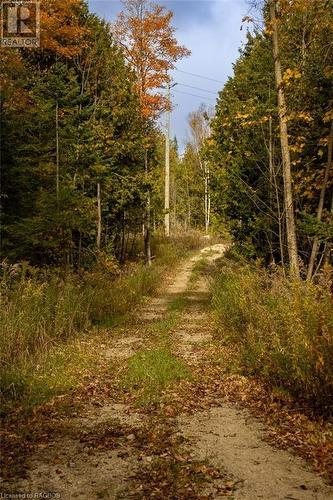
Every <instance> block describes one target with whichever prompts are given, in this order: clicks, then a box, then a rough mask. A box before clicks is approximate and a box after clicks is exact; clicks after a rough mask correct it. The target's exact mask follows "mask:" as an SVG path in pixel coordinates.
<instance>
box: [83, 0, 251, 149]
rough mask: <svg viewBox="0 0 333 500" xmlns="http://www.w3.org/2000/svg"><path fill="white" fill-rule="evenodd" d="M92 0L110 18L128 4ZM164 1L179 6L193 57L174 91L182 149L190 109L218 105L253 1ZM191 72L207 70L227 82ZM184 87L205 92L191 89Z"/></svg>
mask: <svg viewBox="0 0 333 500" xmlns="http://www.w3.org/2000/svg"><path fill="white" fill-rule="evenodd" d="M88 3H89V6H90V10H91V11H93V12H96V13H97V14H98V15H99V16H101V17H104V18H105V19H107V20H108V21H112V20H114V19H115V18H116V16H117V13H118V12H119V11H120V10H121V9H122V4H121V2H119V1H116V0H89V2H88ZM158 3H161V4H163V5H165V6H166V8H168V9H170V10H172V11H173V12H174V20H173V24H174V26H175V27H176V28H177V32H176V37H177V39H178V40H179V42H180V43H181V44H183V45H185V46H186V47H187V48H188V49H190V50H191V52H192V55H191V56H190V57H189V58H187V59H184V60H182V61H179V62H178V64H177V68H178V70H181V71H184V72H186V73H182V72H181V71H174V72H173V78H174V81H175V82H177V83H178V85H177V86H176V87H175V88H174V91H173V105H174V110H173V113H172V120H171V134H172V136H173V135H176V136H177V139H178V141H179V143H180V147H181V149H182V148H183V145H184V142H185V141H186V137H187V116H188V113H189V112H190V111H193V110H195V109H197V108H198V107H199V105H200V103H201V102H206V104H207V105H212V106H214V101H215V96H216V94H214V93H216V92H218V91H219V90H221V88H222V87H223V83H224V82H225V81H226V80H227V78H228V76H230V75H231V74H232V63H233V62H235V60H236V59H237V57H238V49H239V47H240V46H241V45H242V43H243V42H244V40H245V35H246V29H245V28H244V29H243V30H242V31H241V29H240V28H241V25H242V18H243V17H244V16H246V15H247V14H248V12H249V6H248V4H247V0H176V1H175V0H165V1H159V2H158ZM187 73H194V74H199V75H203V76H205V77H207V78H211V79H213V80H218V81H219V82H222V83H219V82H215V81H210V80H206V79H203V78H198V77H195V76H191V75H189V74H187ZM185 85H187V86H185ZM191 87H198V88H200V89H205V90H208V91H210V92H205V91H204V90H198V89H194V88H191ZM183 92H185V93H187V94H195V95H198V96H203V97H202V98H200V97H199V98H198V97H194V96H190V95H185V94H183ZM211 92H212V93H211Z"/></svg>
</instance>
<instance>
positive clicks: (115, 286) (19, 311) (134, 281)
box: [0, 234, 202, 401]
mask: <svg viewBox="0 0 333 500" xmlns="http://www.w3.org/2000/svg"><path fill="white" fill-rule="evenodd" d="M201 245H202V240H201V239H200V237H198V235H197V234H189V235H185V236H183V237H182V238H179V239H177V240H175V239H170V240H168V241H165V240H164V241H163V240H162V239H161V238H157V239H156V240H155V241H154V244H153V252H154V255H155V256H156V258H155V259H154V261H153V264H152V265H151V266H149V267H148V266H146V265H145V264H143V263H132V264H128V265H127V266H126V267H123V268H121V269H120V268H119V266H118V265H117V263H116V262H115V261H114V260H113V259H112V258H108V257H106V256H103V255H101V257H100V258H99V259H98V261H97V262H96V264H95V266H94V267H93V268H92V269H90V270H85V271H80V272H77V273H69V272H67V273H64V272H63V271H62V272H60V271H59V270H58V271H57V270H45V269H38V268H34V267H32V266H30V265H29V264H28V263H26V262H23V263H18V264H14V265H9V264H8V263H7V262H4V263H3V266H2V276H1V292H2V311H1V318H0V321H1V323H0V328H1V338H0V350H1V353H0V354H1V371H0V376H1V386H0V388H1V395H2V399H3V400H5V401H9V400H19V399H26V398H27V391H29V390H30V389H28V388H29V387H30V388H31V385H36V384H37V385H38V384H39V383H40V385H41V392H43V390H44V389H45V390H46V391H49V393H50V394H52V393H53V392H54V391H56V389H55V387H57V386H59V383H58V382H59V381H58V382H57V383H55V385H54V384H53V382H52V379H53V378H54V375H53V372H54V373H58V374H59V373H60V372H61V367H60V365H65V364H66V359H65V358H66V356H67V354H68V349H69V350H70V349H71V348H68V349H67V346H68V345H69V344H70V342H71V341H72V340H73V339H75V338H78V336H80V335H82V334H84V333H87V332H88V331H90V330H91V328H92V326H93V325H97V326H103V327H110V326H112V325H113V324H114V323H115V322H116V321H117V319H119V318H122V317H127V316H128V314H131V313H133V311H134V310H135V308H136V307H137V306H138V304H140V302H142V301H143V300H145V298H146V297H147V296H151V295H153V294H154V293H155V292H156V290H157V289H158V287H159V286H160V284H161V281H162V276H163V275H164V274H165V273H166V272H167V271H168V269H169V268H172V266H174V265H175V264H176V263H177V262H178V261H179V260H180V259H181V258H182V257H185V256H186V254H188V252H189V251H191V250H194V249H195V248H199V247H200V246H201ZM62 347H63V349H64V351H63V352H62ZM53 351H54V356H53V354H52V353H53ZM49 353H51V354H50V355H49ZM77 354H78V353H77ZM50 356H51V358H50ZM52 356H53V359H52ZM74 357H75V356H74ZM78 357H79V354H78ZM62 358H63V359H62ZM81 361H82V360H81ZM81 361H80V360H79V359H76V360H75V363H76V364H77V365H78V366H79V365H80V363H81ZM82 362H83V363H84V361H82ZM40 367H43V369H44V368H45V370H44V380H43V381H42V380H41V379H40V374H41V368H40ZM47 367H48V368H47ZM57 367H58V370H57V369H56V368H57ZM46 368H47V369H46ZM64 372H65V373H67V372H66V370H64ZM47 373H49V380H46V379H47V375H46V374H47ZM59 376H60V379H62V377H61V375H59ZM66 376H67V379H68V380H70V379H71V377H70V375H69V374H68V373H67V375H66ZM52 384H53V385H52ZM57 384H58V385H57ZM60 385H61V384H60ZM69 385H70V382H69ZM42 387H44V389H42ZM34 392H36V391H34Z"/></svg>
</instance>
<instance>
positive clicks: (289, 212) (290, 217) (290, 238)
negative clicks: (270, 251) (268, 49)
mask: <svg viewBox="0 0 333 500" xmlns="http://www.w3.org/2000/svg"><path fill="white" fill-rule="evenodd" d="M270 16H271V21H272V29H273V56H274V64H275V80H276V87H277V91H278V110H279V121H280V141H281V151H282V166H283V183H284V203H285V213H286V228H287V243H288V254H289V264H290V274H291V275H292V276H293V277H295V278H299V277H300V273H299V265H298V252H297V238H296V227H295V214H294V202H293V192H292V178H291V161H290V150H289V140H288V125H287V105H286V100H285V95H284V90H283V86H282V69H281V60H280V47H279V33H278V25H277V17H276V0H270Z"/></svg>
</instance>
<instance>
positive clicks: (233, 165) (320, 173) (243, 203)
mask: <svg viewBox="0 0 333 500" xmlns="http://www.w3.org/2000/svg"><path fill="white" fill-rule="evenodd" d="M331 7H332V3H331V2H330V1H327V0H316V1H312V0H292V1H275V0H270V1H268V2H266V3H265V5H264V10H263V13H264V27H263V29H259V28H258V27H257V26H255V29H254V30H253V31H252V32H251V33H249V34H248V39H247V43H246V46H245V47H244V49H242V51H241V55H240V57H239V59H238V61H237V62H236V64H235V66H234V76H233V77H231V78H230V79H229V81H228V82H227V84H226V85H225V87H224V89H223V90H222V91H221V92H220V96H219V99H218V104H217V107H216V116H215V118H214V120H213V122H212V128H213V134H212V137H211V139H210V141H209V144H207V147H206V151H205V154H206V155H207V158H208V159H210V161H211V164H212V165H213V166H214V167H215V168H214V169H213V173H212V180H211V189H212V197H213V203H214V207H215V211H216V213H217V214H218V216H220V217H221V216H223V217H224V218H225V219H227V220H228V221H229V227H230V230H231V232H232V234H233V236H234V238H235V240H236V241H237V243H238V245H239V246H240V247H241V248H242V251H243V252H245V253H246V254H247V255H248V256H250V257H257V256H260V257H262V258H263V259H264V261H265V262H266V263H272V262H275V263H283V264H286V263H288V262H289V263H290V262H291V256H290V255H291V253H290V250H291V248H290V241H289V239H288V222H290V219H288V217H290V212H292V215H293V216H294V218H295V221H296V228H295V234H296V244H297V247H298V248H297V249H295V250H296V251H297V254H296V259H297V266H298V265H300V267H301V272H302V275H303V276H306V275H307V276H308V277H311V276H312V275H313V273H315V271H316V269H317V268H319V267H320V266H321V265H322V264H323V263H324V262H328V261H329V259H330V254H331V252H332V243H333V214H332V211H333V205H332V203H333V202H332V199H333V168H332V141H333V125H332V123H333V122H332V120H333V115H332V105H333V85H332V82H333V9H332V8H331ZM246 21H250V22H252V21H253V20H252V19H249V18H247V19H246ZM277 49H278V52H277ZM279 64H280V66H281V81H278V79H277V78H276V77H277V76H278V75H277V70H278V69H279V68H278V65H279ZM281 97H282V98H283V99H284V102H285V106H286V107H285V109H283V106H281ZM282 105H283V102H282ZM283 130H284V132H283ZM283 135H284V137H283ZM281 137H282V140H284V141H285V145H287V151H286V148H284V144H283V142H282V141H281ZM286 153H287V156H289V159H290V165H289V166H290V171H291V186H290V187H291V190H290V191H291V196H292V201H291V203H288V202H287V194H286V180H287V179H286V169H285V159H286V158H285V154H286ZM287 184H288V180H287ZM287 187H288V186H287ZM311 255H312V257H311Z"/></svg>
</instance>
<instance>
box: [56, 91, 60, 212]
mask: <svg viewBox="0 0 333 500" xmlns="http://www.w3.org/2000/svg"><path fill="white" fill-rule="evenodd" d="M55 122H56V195H57V202H59V102H58V100H57V101H56V108H55Z"/></svg>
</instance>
